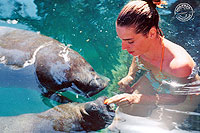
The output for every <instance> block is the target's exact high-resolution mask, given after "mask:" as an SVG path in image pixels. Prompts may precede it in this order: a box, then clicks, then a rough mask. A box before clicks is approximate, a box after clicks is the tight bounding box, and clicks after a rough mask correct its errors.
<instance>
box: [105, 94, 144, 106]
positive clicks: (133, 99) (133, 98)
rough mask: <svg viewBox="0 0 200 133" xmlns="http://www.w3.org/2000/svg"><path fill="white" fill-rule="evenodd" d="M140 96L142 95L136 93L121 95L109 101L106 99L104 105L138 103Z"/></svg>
mask: <svg viewBox="0 0 200 133" xmlns="http://www.w3.org/2000/svg"><path fill="white" fill-rule="evenodd" d="M141 96H142V94H137V93H133V94H128V93H123V94H118V95H115V96H113V97H111V98H109V99H106V100H105V101H104V103H105V104H111V103H115V104H121V103H122V102H126V101H127V102H128V103H130V104H134V103H139V102H140V100H141Z"/></svg>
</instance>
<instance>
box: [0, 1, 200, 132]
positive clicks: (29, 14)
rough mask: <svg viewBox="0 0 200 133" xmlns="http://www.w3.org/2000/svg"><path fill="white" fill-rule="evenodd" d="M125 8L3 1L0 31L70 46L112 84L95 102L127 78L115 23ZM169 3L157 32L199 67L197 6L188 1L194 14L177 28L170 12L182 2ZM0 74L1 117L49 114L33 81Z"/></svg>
mask: <svg viewBox="0 0 200 133" xmlns="http://www.w3.org/2000/svg"><path fill="white" fill-rule="evenodd" d="M127 2H128V0H98V1H95V0H76V1H72V0H53V1H52V0H1V1H0V26H8V27H15V28H19V29H26V30H31V31H35V32H40V33H41V34H44V35H46V36H50V37H52V38H54V39H56V40H58V41H60V42H62V43H64V44H66V45H67V44H71V45H72V47H71V48H72V49H74V50H76V51H77V52H79V53H80V54H81V55H82V56H83V57H84V58H85V59H86V60H87V61H88V62H89V63H90V64H91V65H92V66H93V68H94V69H95V71H97V72H98V73H100V74H102V75H104V76H107V77H109V78H110V79H111V82H110V85H109V86H108V87H107V88H106V89H105V90H104V91H103V92H101V93H100V94H99V95H97V96H96V97H98V96H100V95H108V94H110V91H113V89H115V90H116V89H117V88H116V87H117V84H116V83H117V81H119V79H120V78H121V77H122V76H123V75H125V73H126V72H124V71H122V70H127V66H121V64H120V63H122V62H124V63H127V64H129V63H130V61H131V59H130V57H129V56H128V55H127V54H126V53H125V55H123V57H124V58H120V55H121V56H122V54H121V44H120V43H121V42H120V40H119V38H118V37H117V36H116V32H115V20H116V17H117V16H118V13H119V12H120V10H121V8H122V7H123V5H124V4H125V3H127ZM168 2H169V5H168V6H167V8H164V9H159V13H160V16H161V21H160V27H161V29H162V30H163V32H164V35H165V37H166V38H168V39H169V40H171V41H173V42H175V43H177V44H180V45H181V46H183V47H184V48H186V50H187V51H188V52H189V53H190V54H191V55H192V57H193V58H194V60H195V61H196V62H197V64H199V63H200V54H199V52H200V45H199V44H200V37H199V36H200V2H199V1H198V0H196V1H195V0H193V1H190V3H189V4H190V5H191V6H192V7H193V9H194V11H195V12H194V15H193V17H192V18H191V19H190V20H189V21H187V22H181V21H179V20H177V19H176V16H174V8H175V6H176V5H177V4H178V3H180V2H179V1H176V0H168ZM123 54H124V53H123ZM125 59H127V60H128V61H127V60H125ZM27 69H28V68H27ZM116 70H119V71H117V72H116ZM27 71H28V70H27ZM121 71H122V72H121ZM0 72H1V76H0V81H1V82H0V104H1V107H0V116H12V115H19V114H24V113H32V112H41V111H44V110H46V109H48V108H49V106H47V105H46V104H44V102H43V100H44V98H43V97H42V96H41V95H40V91H39V89H38V86H36V83H35V79H33V77H31V75H22V74H21V72H20V71H19V73H20V75H22V77H19V78H18V80H12V79H16V76H17V75H13V74H12V72H9V69H7V68H4V67H3V69H1V70H0ZM8 80H9V81H8ZM35 88H36V89H35ZM115 90H114V91H115ZM116 92H117V91H116ZM96 97H94V98H92V99H95V98H96ZM92 99H91V100H92ZM83 101H84V100H83ZM199 123H200V122H199ZM199 130H200V129H199Z"/></svg>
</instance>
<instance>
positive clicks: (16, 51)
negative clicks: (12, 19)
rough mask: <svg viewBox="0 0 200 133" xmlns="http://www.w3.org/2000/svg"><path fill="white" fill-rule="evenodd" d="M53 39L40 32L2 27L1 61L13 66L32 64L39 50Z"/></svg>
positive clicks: (0, 40) (0, 38)
mask: <svg viewBox="0 0 200 133" xmlns="http://www.w3.org/2000/svg"><path fill="white" fill-rule="evenodd" d="M52 41H54V40H53V39H52V38H49V37H46V36H43V35H40V34H39V33H35V32H31V31H25V30H20V29H14V28H9V27H0V62H1V63H4V64H5V65H9V66H11V67H13V68H23V67H25V66H28V65H31V64H33V63H34V61H35V57H34V56H35V55H36V54H37V52H38V51H39V50H40V49H42V48H43V47H45V46H46V45H48V44H49V43H50V42H52Z"/></svg>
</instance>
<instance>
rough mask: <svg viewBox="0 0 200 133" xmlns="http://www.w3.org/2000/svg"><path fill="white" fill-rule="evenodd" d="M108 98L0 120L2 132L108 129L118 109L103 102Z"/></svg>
mask: <svg viewBox="0 0 200 133" xmlns="http://www.w3.org/2000/svg"><path fill="white" fill-rule="evenodd" d="M105 98H106V97H104V96H102V97H99V98H98V99H97V100H95V101H91V102H86V103H75V102H74V103H66V104H61V105H58V106H55V107H54V108H51V109H49V110H47V111H45V112H42V113H36V114H33V113H32V114H23V115H19V116H10V117H0V131H1V132H2V133H11V132H27V133H30V132H31V133H33V132H34V133H39V132H41V133H43V132H46V133H52V132H56V131H57V132H59V131H60V132H70V131H97V130H100V129H103V128H106V127H107V126H108V125H110V124H111V122H112V121H113V118H114V110H113V109H112V108H111V106H109V105H105V104H104V103H103V102H104V100H105Z"/></svg>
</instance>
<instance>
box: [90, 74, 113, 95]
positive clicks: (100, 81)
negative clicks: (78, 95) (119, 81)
mask: <svg viewBox="0 0 200 133" xmlns="http://www.w3.org/2000/svg"><path fill="white" fill-rule="evenodd" d="M109 81H110V79H109V78H107V77H105V76H102V75H97V76H96V77H95V78H94V79H92V80H91V81H90V82H89V86H91V89H90V90H89V91H88V93H87V96H88V97H91V96H93V95H95V94H97V93H99V92H100V91H102V90H103V89H104V88H106V87H107V86H108V83H109ZM94 88H96V89H95V90H94Z"/></svg>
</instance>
